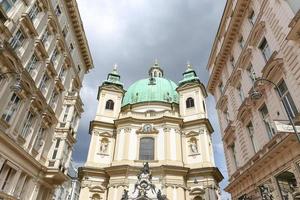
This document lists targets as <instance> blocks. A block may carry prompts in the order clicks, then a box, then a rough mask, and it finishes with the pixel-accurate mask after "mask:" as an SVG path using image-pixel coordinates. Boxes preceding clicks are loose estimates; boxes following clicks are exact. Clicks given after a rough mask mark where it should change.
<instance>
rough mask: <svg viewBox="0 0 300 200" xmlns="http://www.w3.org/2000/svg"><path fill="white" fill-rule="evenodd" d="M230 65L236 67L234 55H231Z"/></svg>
mask: <svg viewBox="0 0 300 200" xmlns="http://www.w3.org/2000/svg"><path fill="white" fill-rule="evenodd" d="M230 65H231V68H232V70H233V69H234V68H235V63H234V57H233V56H231V57H230Z"/></svg>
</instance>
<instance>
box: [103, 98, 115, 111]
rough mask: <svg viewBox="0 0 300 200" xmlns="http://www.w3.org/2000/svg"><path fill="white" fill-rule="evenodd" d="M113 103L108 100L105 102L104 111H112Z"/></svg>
mask: <svg viewBox="0 0 300 200" xmlns="http://www.w3.org/2000/svg"><path fill="white" fill-rule="evenodd" d="M114 104H115V103H114V102H113V100H111V99H110V100H108V101H107V102H106V104H105V109H106V110H113V109H114Z"/></svg>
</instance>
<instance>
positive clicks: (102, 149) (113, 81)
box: [86, 65, 125, 167]
mask: <svg viewBox="0 0 300 200" xmlns="http://www.w3.org/2000/svg"><path fill="white" fill-rule="evenodd" d="M120 78H121V77H120V75H119V74H118V72H117V66H116V65H115V66H114V68H113V71H112V72H111V73H109V74H108V76H107V79H106V80H105V81H104V82H103V83H102V85H101V86H100V87H99V90H98V96H97V99H98V102H99V103H98V108H97V112H96V117H95V120H93V121H91V122H90V134H91V136H92V137H91V143H90V148H89V153H88V158H87V162H86V166H91V167H95V166H99V165H102V166H106V165H109V163H111V161H112V158H113V152H114V146H115V145H114V144H115V139H114V137H113V136H114V131H115V128H114V120H116V119H117V118H118V117H119V113H120V111H121V103H122V99H123V95H124V93H125V91H124V89H123V84H122V83H121V82H120Z"/></svg>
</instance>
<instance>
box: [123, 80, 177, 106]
mask: <svg viewBox="0 0 300 200" xmlns="http://www.w3.org/2000/svg"><path fill="white" fill-rule="evenodd" d="M176 88H177V85H176V83H174V82H173V81H171V80H167V79H165V78H163V77H152V78H146V79H142V80H139V81H137V82H135V83H133V84H132V85H131V86H130V87H129V88H128V90H127V92H126V93H125V96H124V98H123V102H122V106H125V105H128V104H136V103H141V102H167V103H178V93H177V92H176Z"/></svg>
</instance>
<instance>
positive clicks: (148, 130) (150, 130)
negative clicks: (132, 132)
mask: <svg viewBox="0 0 300 200" xmlns="http://www.w3.org/2000/svg"><path fill="white" fill-rule="evenodd" d="M136 133H137V134H158V130H157V129H156V128H155V127H154V126H153V125H152V124H144V125H143V126H142V127H141V128H140V129H138V130H137V131H136Z"/></svg>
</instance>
